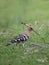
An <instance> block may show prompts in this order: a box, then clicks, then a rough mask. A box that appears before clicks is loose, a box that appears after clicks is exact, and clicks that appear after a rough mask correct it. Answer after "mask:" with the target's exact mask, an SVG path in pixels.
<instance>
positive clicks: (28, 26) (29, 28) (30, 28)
mask: <svg viewBox="0 0 49 65" xmlns="http://www.w3.org/2000/svg"><path fill="white" fill-rule="evenodd" d="M21 24H23V25H25V26H26V29H27V30H28V31H30V32H31V31H33V28H32V26H31V25H29V24H27V23H24V22H22V23H21Z"/></svg>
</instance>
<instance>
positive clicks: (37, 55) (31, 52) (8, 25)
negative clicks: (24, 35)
mask: <svg viewBox="0 0 49 65" xmlns="http://www.w3.org/2000/svg"><path fill="white" fill-rule="evenodd" d="M21 21H23V22H26V23H29V24H31V25H32V27H33V28H34V29H35V30H36V31H37V32H38V33H39V34H40V36H38V35H37V34H35V33H34V32H33V33H32V34H31V35H30V39H29V40H28V41H26V42H25V46H24V48H23V47H22V43H20V44H18V45H17V46H16V45H15V44H13V45H11V46H8V47H6V44H7V42H8V41H10V40H11V39H13V37H14V36H15V35H17V34H19V33H21V32H23V31H24V30H25V27H24V26H23V25H22V24H21ZM41 37H42V38H44V39H42V38H41ZM32 43H33V44H34V43H35V44H40V45H41V46H42V48H40V47H38V46H33V45H31V46H30V44H32ZM0 65H49V0H0Z"/></svg>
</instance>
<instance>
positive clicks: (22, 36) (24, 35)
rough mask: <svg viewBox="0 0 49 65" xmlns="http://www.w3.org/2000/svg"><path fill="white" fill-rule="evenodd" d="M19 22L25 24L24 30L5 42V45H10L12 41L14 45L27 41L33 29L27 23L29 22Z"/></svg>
mask: <svg viewBox="0 0 49 65" xmlns="http://www.w3.org/2000/svg"><path fill="white" fill-rule="evenodd" d="M21 24H23V25H25V26H26V30H25V31H24V32H23V33H21V34H19V35H17V36H15V37H14V38H13V39H12V40H11V41H10V42H8V43H7V45H6V46H9V45H11V44H13V43H16V45H17V44H18V43H20V42H24V41H27V40H28V39H29V37H30V33H31V32H32V31H34V29H33V28H32V26H31V25H29V24H26V23H23V22H22V23H21ZM34 32H35V33H37V32H36V31H34ZM37 34H38V33H37Z"/></svg>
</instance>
